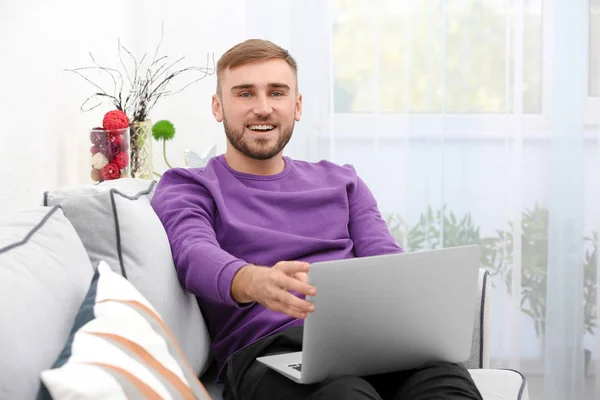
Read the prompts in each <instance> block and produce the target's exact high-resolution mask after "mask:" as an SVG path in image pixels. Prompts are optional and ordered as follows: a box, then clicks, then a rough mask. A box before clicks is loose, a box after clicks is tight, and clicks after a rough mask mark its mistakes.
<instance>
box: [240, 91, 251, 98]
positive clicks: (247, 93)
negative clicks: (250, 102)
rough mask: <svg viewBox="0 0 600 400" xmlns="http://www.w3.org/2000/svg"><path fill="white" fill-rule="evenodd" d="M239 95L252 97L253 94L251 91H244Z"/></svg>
mask: <svg viewBox="0 0 600 400" xmlns="http://www.w3.org/2000/svg"><path fill="white" fill-rule="evenodd" d="M239 96H240V97H250V96H252V93H250V92H242V93H240V94H239Z"/></svg>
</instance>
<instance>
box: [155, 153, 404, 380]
mask: <svg viewBox="0 0 600 400" xmlns="http://www.w3.org/2000/svg"><path fill="white" fill-rule="evenodd" d="M284 160H285V169H284V171H283V172H281V173H279V174H277V175H270V176H257V175H250V174H244V173H240V172H236V171H234V170H233V169H231V168H230V167H229V165H228V164H227V162H226V161H225V157H224V156H223V155H220V156H217V157H214V158H212V159H211V160H210V161H209V162H208V164H207V166H206V167H205V168H197V169H178V168H176V169H171V170H169V171H167V172H166V173H165V174H164V175H163V177H162V179H161V180H160V182H159V184H158V186H157V188H156V192H155V194H154V197H153V199H152V206H153V208H154V210H155V211H156V213H157V215H158V217H159V218H160V220H161V221H162V223H163V225H164V227H165V229H166V232H167V235H168V237H169V241H170V243H171V249H172V252H173V258H174V261H175V266H176V269H177V274H178V276H179V279H180V281H181V282H182V284H183V286H184V287H185V289H186V290H188V291H189V292H191V293H193V294H194V295H196V296H197V297H198V299H199V302H200V304H201V306H202V310H203V316H204V318H205V320H206V323H207V326H208V329H209V332H210V335H211V338H212V353H213V355H214V356H215V359H216V361H217V365H218V368H219V370H222V367H223V366H224V363H225V361H226V360H227V358H228V357H229V356H230V355H231V354H233V353H234V352H236V351H238V350H240V349H242V348H244V347H246V346H248V345H250V344H252V343H253V342H255V341H257V340H258V339H260V338H262V337H264V336H266V335H269V334H272V333H276V332H279V331H281V330H284V329H286V328H288V327H291V326H296V325H301V324H302V322H303V320H297V319H294V318H292V317H289V316H287V315H285V314H282V313H278V312H274V311H271V310H268V309H266V308H265V307H263V306H262V305H260V304H258V303H252V304H246V305H242V306H240V305H238V304H237V303H236V302H235V301H234V300H233V298H232V297H231V281H232V279H233V276H234V275H235V273H236V272H237V270H238V269H240V268H241V267H243V266H244V265H246V264H257V265H262V266H272V265H274V264H276V263H277V262H279V261H293V260H299V261H306V262H309V263H311V262H316V261H324V260H336V259H344V258H350V257H364V256H372V255H380V254H389V253H398V252H402V251H403V250H402V249H401V248H400V247H399V246H398V245H397V244H396V242H395V241H394V238H393V237H392V236H391V235H390V233H389V231H388V228H387V225H386V223H385V221H384V220H383V219H382V218H381V215H380V213H379V211H378V208H377V203H376V201H375V199H374V197H373V195H372V194H371V192H370V191H369V189H368V188H367V186H366V185H365V183H364V182H363V181H362V180H361V179H360V178H359V177H358V176H357V174H356V171H355V170H354V168H353V167H351V166H347V165H346V166H343V167H342V166H338V165H336V164H333V163H331V162H327V161H321V162H319V163H309V162H304V161H296V160H292V159H290V158H288V157H284ZM296 295H299V294H298V293H296ZM299 296H300V295H299Z"/></svg>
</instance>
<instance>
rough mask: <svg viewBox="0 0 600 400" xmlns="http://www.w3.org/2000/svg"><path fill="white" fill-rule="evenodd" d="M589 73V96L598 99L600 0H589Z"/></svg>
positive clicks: (599, 86)
mask: <svg viewBox="0 0 600 400" xmlns="http://www.w3.org/2000/svg"><path fill="white" fill-rule="evenodd" d="M589 71H590V79H589V87H588V93H589V96H590V97H600V0H590V63H589ZM598 112H599V113H600V110H598Z"/></svg>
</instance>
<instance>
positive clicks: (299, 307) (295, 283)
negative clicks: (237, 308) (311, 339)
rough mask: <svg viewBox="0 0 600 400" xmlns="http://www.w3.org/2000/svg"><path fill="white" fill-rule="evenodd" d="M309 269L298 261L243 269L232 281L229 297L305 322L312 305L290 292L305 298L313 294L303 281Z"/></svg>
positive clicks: (249, 266) (312, 307) (250, 265)
mask: <svg viewBox="0 0 600 400" xmlns="http://www.w3.org/2000/svg"><path fill="white" fill-rule="evenodd" d="M309 267H310V264H308V263H305V262H301V261H281V262H278V263H277V264H275V265H274V266H272V267H271V268H268V267H261V266H257V265H252V264H249V265H246V266H244V267H242V268H240V270H239V271H238V272H237V273H236V274H235V276H234V277H233V281H232V283H231V295H232V297H233V299H234V300H235V301H237V302H238V303H248V302H251V301H256V302H258V303H260V304H262V305H263V306H265V307H266V308H268V309H271V310H273V311H278V312H282V313H284V314H287V315H289V316H291V317H293V318H300V319H305V318H306V316H307V314H308V313H309V312H313V311H314V305H313V304H312V303H310V302H309V301H306V300H302V299H300V298H298V297H296V296H295V295H293V294H292V293H290V291H295V292H299V293H302V294H304V295H306V296H314V295H315V294H316V289H315V288H314V287H313V286H311V285H309V284H308V283H307V282H306V279H305V276H306V275H305V274H306V273H307V272H308V269H309ZM303 278H304V279H303Z"/></svg>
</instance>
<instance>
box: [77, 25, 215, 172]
mask: <svg viewBox="0 0 600 400" xmlns="http://www.w3.org/2000/svg"><path fill="white" fill-rule="evenodd" d="M163 33H164V31H163V30H162V29H161V37H160V42H159V44H158V46H157V47H156V50H155V52H154V55H153V57H152V59H151V60H150V61H148V62H146V60H147V54H144V55H143V56H142V57H141V58H140V59H139V60H138V59H137V58H136V57H135V56H134V55H133V54H132V52H130V51H129V50H128V49H127V48H126V47H125V46H123V45H122V44H121V41H120V40H119V41H118V46H117V49H118V59H119V65H120V69H117V68H110V67H106V66H103V65H101V64H100V63H98V62H97V61H96V59H95V58H94V56H93V55H92V54H91V53H90V58H91V60H92V65H90V66H86V67H80V68H74V69H66V71H68V72H71V73H74V74H76V75H78V76H80V77H82V78H83V79H85V80H86V81H87V82H88V83H90V84H91V85H92V86H93V87H94V88H95V89H96V91H95V92H94V93H93V94H91V95H90V96H89V97H88V98H87V99H86V100H85V101H84V102H83V104H82V105H81V110H82V111H84V112H87V111H91V110H93V109H95V108H97V107H99V106H100V105H102V104H104V103H105V102H108V103H109V104H111V106H112V107H114V108H115V109H117V110H120V111H123V112H124V113H125V114H126V115H127V117H128V118H129V121H130V138H129V141H130V155H131V160H130V165H131V171H130V176H131V177H133V178H141V179H152V176H153V169H152V121H151V119H150V112H151V111H152V109H153V108H154V106H155V105H156V104H157V102H158V101H159V100H160V99H162V98H165V97H168V96H172V95H174V94H177V93H180V92H182V91H183V90H185V89H186V88H188V87H189V86H190V85H192V84H194V83H196V82H198V81H200V80H202V79H204V78H206V77H207V76H209V75H212V74H214V73H215V68H214V65H215V62H214V55H212V57H211V56H208V55H207V58H206V65H205V66H204V67H197V66H189V67H185V68H180V67H179V64H180V63H181V62H182V61H183V60H184V58H185V56H182V57H180V58H179V59H177V60H175V61H169V58H168V56H166V55H159V52H160V48H161V46H162V43H163ZM93 73H97V75H96V76H102V77H103V78H104V79H106V81H107V82H108V84H105V85H104V86H103V85H101V84H99V83H97V82H95V81H94V80H93V79H92V78H91V77H90V75H91V74H93ZM183 75H192V76H193V78H192V79H191V80H190V81H188V82H187V83H184V84H182V85H179V86H178V87H177V88H175V89H172V88H171V86H172V85H173V84H174V82H175V81H178V80H179V78H180V77H182V76H183Z"/></svg>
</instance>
